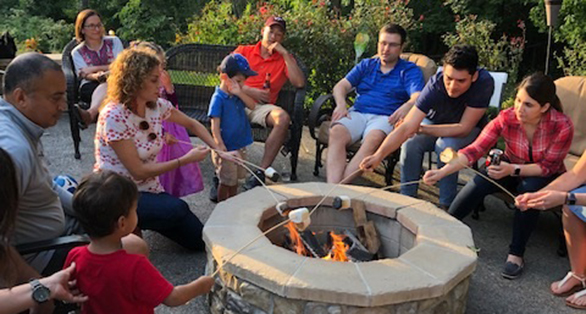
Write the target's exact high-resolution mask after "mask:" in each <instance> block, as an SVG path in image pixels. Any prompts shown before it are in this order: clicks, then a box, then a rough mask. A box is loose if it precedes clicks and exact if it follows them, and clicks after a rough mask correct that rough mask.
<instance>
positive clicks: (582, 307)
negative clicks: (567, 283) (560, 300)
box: [566, 289, 586, 310]
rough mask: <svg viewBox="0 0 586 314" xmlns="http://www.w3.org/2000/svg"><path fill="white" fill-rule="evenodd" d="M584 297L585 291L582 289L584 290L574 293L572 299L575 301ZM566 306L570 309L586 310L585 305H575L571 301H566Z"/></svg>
mask: <svg viewBox="0 0 586 314" xmlns="http://www.w3.org/2000/svg"><path fill="white" fill-rule="evenodd" d="M585 296H586V289H584V290H582V291H580V292H576V293H574V295H573V297H574V298H573V299H574V300H576V299H580V298H583V297H585ZM566 305H567V306H569V307H571V308H574V309H578V310H586V304H576V303H574V302H571V301H568V300H566Z"/></svg>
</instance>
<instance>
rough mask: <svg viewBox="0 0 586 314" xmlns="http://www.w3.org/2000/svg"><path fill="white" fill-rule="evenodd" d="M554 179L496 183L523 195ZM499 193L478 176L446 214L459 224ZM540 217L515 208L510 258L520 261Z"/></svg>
mask: <svg viewBox="0 0 586 314" xmlns="http://www.w3.org/2000/svg"><path fill="white" fill-rule="evenodd" d="M484 174H486V172H484ZM556 177H557V175H554V176H550V177H504V178H502V179H500V180H496V182H498V183H499V184H500V185H502V186H503V187H504V188H506V189H507V190H509V191H511V192H512V193H513V194H523V193H527V192H535V191H537V190H540V189H541V188H543V187H544V186H546V185H548V184H549V183H550V182H551V181H553V180H554V179H555V178H556ZM498 191H501V189H500V188H498V187H497V186H495V185H494V184H492V183H490V182H488V181H487V180H486V179H484V178H482V177H480V176H479V175H476V176H475V177H474V179H472V180H471V181H468V183H467V184H466V186H464V187H463V188H462V190H461V191H460V193H458V196H457V197H456V199H455V200H454V202H453V203H452V205H451V206H450V209H449V213H450V214H451V215H452V216H454V217H456V218H458V219H460V220H462V219H464V217H466V216H468V214H469V213H470V212H471V211H473V210H474V209H475V208H477V207H478V206H480V205H481V204H482V203H483V202H484V197H485V196H487V195H489V194H493V193H495V192H498ZM511 201H512V200H511ZM539 213H540V211H539V210H532V209H530V210H526V211H523V212H522V211H520V210H519V209H518V208H515V217H514V219H513V236H512V240H511V244H510V245H509V254H512V255H515V256H519V257H523V254H524V253H525V246H526V245H527V241H528V240H529V236H530V235H531V233H532V232H533V230H534V229H535V226H536V225H537V220H538V218H539Z"/></svg>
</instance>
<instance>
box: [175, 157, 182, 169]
mask: <svg viewBox="0 0 586 314" xmlns="http://www.w3.org/2000/svg"><path fill="white" fill-rule="evenodd" d="M176 160H177V168H181V160H179V158H177V159H176Z"/></svg>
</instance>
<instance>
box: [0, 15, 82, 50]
mask: <svg viewBox="0 0 586 314" xmlns="http://www.w3.org/2000/svg"><path fill="white" fill-rule="evenodd" d="M8 14H9V15H8V17H7V18H5V19H3V20H0V31H8V32H10V35H12V36H13V37H14V38H15V39H16V42H17V46H18V49H19V51H23V50H24V49H25V41H26V40H27V39H29V38H34V39H35V40H36V42H37V44H38V46H37V50H38V51H40V52H43V53H51V52H57V53H58V52H61V51H62V50H63V47H65V45H67V43H68V42H69V41H70V40H71V38H73V33H74V30H73V25H72V24H67V23H66V22H65V21H63V20H59V21H54V20H53V19H51V18H47V17H40V16H30V15H28V14H26V13H25V11H23V10H19V9H12V10H10V11H9V13H8Z"/></svg>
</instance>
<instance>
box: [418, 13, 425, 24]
mask: <svg viewBox="0 0 586 314" xmlns="http://www.w3.org/2000/svg"><path fill="white" fill-rule="evenodd" d="M423 20H425V16H424V15H423V14H421V15H420V16H419V22H423Z"/></svg>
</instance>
